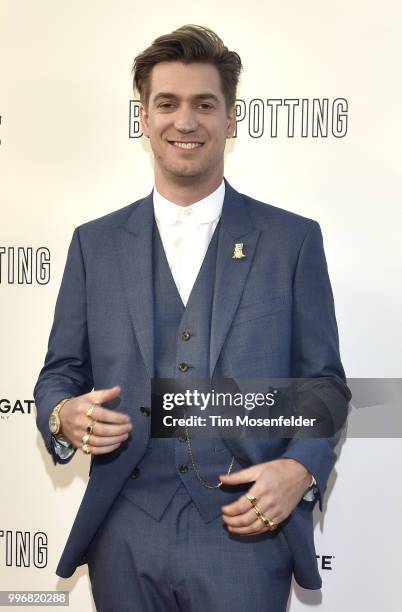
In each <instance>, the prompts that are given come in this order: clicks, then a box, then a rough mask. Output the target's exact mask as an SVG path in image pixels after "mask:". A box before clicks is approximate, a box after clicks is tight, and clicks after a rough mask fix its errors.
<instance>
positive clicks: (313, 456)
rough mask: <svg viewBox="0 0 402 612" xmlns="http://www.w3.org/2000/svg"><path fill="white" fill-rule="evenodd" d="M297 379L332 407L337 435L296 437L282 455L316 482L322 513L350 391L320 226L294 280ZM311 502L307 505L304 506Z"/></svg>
mask: <svg viewBox="0 0 402 612" xmlns="http://www.w3.org/2000/svg"><path fill="white" fill-rule="evenodd" d="M292 317H293V319H292V378H296V379H299V378H300V379H312V380H311V387H310V388H311V392H312V393H313V394H314V396H315V398H319V400H321V401H322V402H324V403H325V405H326V406H330V407H331V411H332V414H331V416H332V420H333V423H334V431H335V432H336V433H335V434H334V435H331V436H328V437H316V438H313V437H311V438H299V439H293V440H292V441H291V442H290V444H289V446H288V448H287V449H286V451H285V452H284V453H283V455H282V456H281V457H282V458H285V457H288V458H291V459H295V460H297V461H299V462H300V463H302V464H303V465H304V466H305V467H306V468H307V469H308V470H309V471H310V472H311V474H312V475H313V476H314V477H315V479H316V481H317V487H316V493H317V497H315V498H314V501H313V502H307V503H311V506H312V507H313V506H314V504H315V502H316V501H317V499H318V502H319V508H320V510H322V501H323V495H324V492H325V490H326V486H327V480H328V476H329V474H330V472H331V470H332V468H333V466H334V464H335V461H336V454H335V447H336V444H337V443H338V441H339V439H340V437H341V433H342V428H341V427H340V426H339V424H340V423H342V422H343V424H344V421H345V418H344V415H345V414H347V405H348V402H349V400H350V399H351V393H350V390H349V388H348V387H347V385H346V379H345V372H344V370H343V366H342V363H341V359H340V355H339V338H338V329H337V324H336V318H335V307H334V299H333V294H332V289H331V284H330V280H329V276H328V269H327V263H326V258H325V253H324V247H323V239H322V234H321V229H320V226H319V224H318V223H317V222H315V221H314V222H313V223H312V227H311V228H310V230H309V232H308V233H307V235H306V237H305V239H304V241H303V243H302V246H301V249H300V252H299V258H298V262H297V266H296V271H295V274H294V279H293V314H292ZM303 503H306V502H303Z"/></svg>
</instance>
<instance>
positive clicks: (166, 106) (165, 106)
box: [158, 102, 174, 109]
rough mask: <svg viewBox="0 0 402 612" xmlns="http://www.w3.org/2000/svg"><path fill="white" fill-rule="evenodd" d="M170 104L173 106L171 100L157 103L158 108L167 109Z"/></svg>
mask: <svg viewBox="0 0 402 612" xmlns="http://www.w3.org/2000/svg"><path fill="white" fill-rule="evenodd" d="M172 106H174V104H173V103H172V102H162V104H159V105H158V108H166V109H169V108H171V107H172Z"/></svg>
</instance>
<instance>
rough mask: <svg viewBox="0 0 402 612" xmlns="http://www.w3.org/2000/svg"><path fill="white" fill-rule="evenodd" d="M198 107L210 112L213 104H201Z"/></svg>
mask: <svg viewBox="0 0 402 612" xmlns="http://www.w3.org/2000/svg"><path fill="white" fill-rule="evenodd" d="M198 106H199V107H200V108H201V110H210V109H211V108H213V106H212V104H208V103H207V102H201V103H200V104H199V105H198Z"/></svg>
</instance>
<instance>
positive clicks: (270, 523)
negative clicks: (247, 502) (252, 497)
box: [254, 504, 278, 531]
mask: <svg viewBox="0 0 402 612" xmlns="http://www.w3.org/2000/svg"><path fill="white" fill-rule="evenodd" d="M254 511H255V513H256V515H257V516H258V518H259V519H260V521H261V522H262V523H263V525H265V526H266V527H268V531H275V529H276V528H277V527H278V525H277V524H276V523H274V521H272V520H271V519H270V518H269V517H268V516H266V515H265V514H264V513H263V512H262V511H261V508H260V507H259V506H257V504H256V505H255V506H254Z"/></svg>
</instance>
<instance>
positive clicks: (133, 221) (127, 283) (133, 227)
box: [114, 192, 154, 378]
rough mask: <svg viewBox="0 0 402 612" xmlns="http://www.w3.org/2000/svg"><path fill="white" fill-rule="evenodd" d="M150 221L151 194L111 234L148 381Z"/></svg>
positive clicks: (150, 364)
mask: <svg viewBox="0 0 402 612" xmlns="http://www.w3.org/2000/svg"><path fill="white" fill-rule="evenodd" d="M153 220H154V211H153V194H152V192H151V193H150V194H149V195H148V196H147V197H146V198H144V199H143V200H141V201H140V202H139V203H138V204H137V205H136V206H135V208H134V210H133V212H132V213H131V215H130V216H129V217H128V219H127V220H126V221H125V223H124V224H123V225H122V226H121V227H118V228H116V229H115V230H114V240H115V246H116V249H117V255H118V260H119V267H120V272H121V276H122V279H123V286H124V290H125V294H126V297H127V302H128V308H129V312H130V317H131V321H132V324H133V326H134V331H135V335H136V338H137V341H138V344H139V347H140V351H141V354H142V357H143V360H144V363H145V366H146V368H147V371H148V373H149V376H150V378H152V377H153V375H154V325H153V316H154V314H153V311H154V304H153V281H152V229H153Z"/></svg>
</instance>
